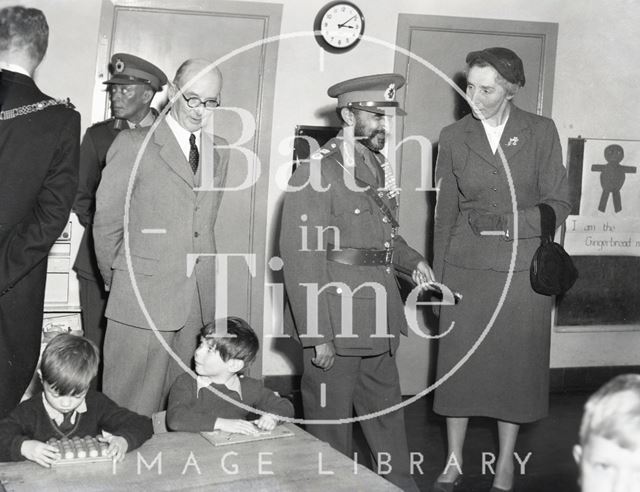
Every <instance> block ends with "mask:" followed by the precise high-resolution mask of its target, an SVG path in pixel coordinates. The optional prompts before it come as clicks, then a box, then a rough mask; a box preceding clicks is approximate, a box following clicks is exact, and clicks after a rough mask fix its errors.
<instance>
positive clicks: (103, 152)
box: [73, 118, 120, 281]
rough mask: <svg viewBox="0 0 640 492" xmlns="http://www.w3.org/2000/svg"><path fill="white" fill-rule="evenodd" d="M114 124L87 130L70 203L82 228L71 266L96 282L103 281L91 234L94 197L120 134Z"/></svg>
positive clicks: (112, 121) (98, 125)
mask: <svg viewBox="0 0 640 492" xmlns="http://www.w3.org/2000/svg"><path fill="white" fill-rule="evenodd" d="M115 121H116V120H115V119H114V118H111V119H108V120H106V121H101V122H100V123H96V124H95V125H93V126H91V127H89V128H87V131H86V132H85V134H84V138H83V139H82V144H81V145H80V168H79V180H78V192H77V193H76V199H75V202H74V204H73V211H74V212H75V213H76V215H77V216H78V220H79V221H80V224H82V227H84V233H83V235H82V241H81V242H80V247H79V249H78V254H77V256H76V261H75V263H74V265H73V267H74V269H75V270H76V272H77V273H78V275H80V276H82V277H85V278H89V279H94V280H98V281H102V279H101V277H100V273H99V270H98V264H97V262H96V258H95V253H94V243H93V233H92V226H93V215H94V214H95V208H96V200H95V196H96V190H97V189H98V183H100V178H101V176H102V169H104V166H105V164H106V160H107V151H108V150H109V147H110V146H111V144H112V143H113V141H114V140H115V138H116V136H117V135H118V132H119V131H120V130H119V129H117V128H116V127H115Z"/></svg>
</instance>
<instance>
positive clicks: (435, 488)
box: [431, 475, 462, 492]
mask: <svg viewBox="0 0 640 492" xmlns="http://www.w3.org/2000/svg"><path fill="white" fill-rule="evenodd" d="M461 483H462V475H460V476H458V478H456V479H455V481H453V482H438V480H437V479H436V481H435V482H433V485H432V486H431V492H453V491H454V490H455V489H456V487H457V486H458V485H460V484H461Z"/></svg>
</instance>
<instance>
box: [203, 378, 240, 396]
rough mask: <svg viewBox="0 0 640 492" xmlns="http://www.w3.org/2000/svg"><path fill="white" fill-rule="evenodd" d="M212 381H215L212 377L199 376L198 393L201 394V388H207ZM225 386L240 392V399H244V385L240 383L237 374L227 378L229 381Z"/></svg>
mask: <svg viewBox="0 0 640 492" xmlns="http://www.w3.org/2000/svg"><path fill="white" fill-rule="evenodd" d="M211 383H213V381H212V380H211V378H210V377H207V376H198V377H197V378H196V394H200V390H201V389H202V388H206V387H207V386H209V385H210V384H211ZM224 386H225V387H226V388H227V389H230V390H231V391H235V392H236V393H238V394H239V395H240V399H242V387H241V385H240V378H239V377H238V375H237V374H234V375H233V376H231V377H230V378H229V379H228V380H227V382H226V383H224Z"/></svg>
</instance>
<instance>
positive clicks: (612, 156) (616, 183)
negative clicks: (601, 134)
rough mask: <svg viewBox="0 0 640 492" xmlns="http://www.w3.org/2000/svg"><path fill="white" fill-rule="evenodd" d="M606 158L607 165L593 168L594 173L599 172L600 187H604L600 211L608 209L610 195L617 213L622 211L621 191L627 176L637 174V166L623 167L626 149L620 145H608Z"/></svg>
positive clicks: (597, 165) (605, 153) (595, 165)
mask: <svg viewBox="0 0 640 492" xmlns="http://www.w3.org/2000/svg"><path fill="white" fill-rule="evenodd" d="M604 158H605V160H606V161H607V163H606V164H594V165H592V166H591V170H592V171H593V172H599V173H601V174H600V185H601V186H602V196H601V197H600V204H599V205H598V210H600V212H604V211H605V210H606V208H607V202H608V201H609V195H611V197H612V199H613V209H614V210H615V212H616V213H618V212H620V211H621V210H622V198H621V196H620V190H621V189H622V185H624V180H625V175H626V174H627V173H635V172H636V170H637V168H636V167H635V166H622V165H620V162H621V161H622V159H624V149H623V148H622V147H621V146H620V145H616V144H613V145H608V146H607V147H606V148H605V149H604Z"/></svg>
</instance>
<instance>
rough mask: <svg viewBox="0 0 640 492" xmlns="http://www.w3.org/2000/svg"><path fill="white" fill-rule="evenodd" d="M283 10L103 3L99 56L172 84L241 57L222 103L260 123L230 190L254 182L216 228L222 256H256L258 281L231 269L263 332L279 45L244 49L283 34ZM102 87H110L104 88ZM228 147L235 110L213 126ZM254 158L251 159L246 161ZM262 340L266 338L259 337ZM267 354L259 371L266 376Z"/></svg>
mask: <svg viewBox="0 0 640 492" xmlns="http://www.w3.org/2000/svg"><path fill="white" fill-rule="evenodd" d="M281 10H282V7H281V6H280V5H274V4H260V3H250V2H225V1H205V0H200V1H198V0H183V1H173V0H164V1H160V0H155V1H150V0H140V1H137V2H136V1H118V0H104V3H103V12H102V19H101V28H102V32H101V40H102V42H101V48H102V49H104V50H105V51H106V53H103V54H100V53H99V56H98V63H101V59H104V60H109V58H110V57H111V54H113V53H118V52H127V53H132V54H135V55H138V56H142V57H143V58H147V59H148V60H150V61H152V62H153V63H154V64H156V65H158V66H159V67H161V68H162V69H163V70H164V72H165V73H166V74H167V77H168V78H169V79H170V80H172V79H173V77H174V74H175V72H176V70H177V68H178V67H179V66H180V64H181V63H182V62H183V61H185V60H187V59H189V58H206V59H208V60H211V61H217V60H218V59H220V58H221V57H225V56H227V55H229V54H230V53H231V52H233V51H234V50H239V51H240V52H239V53H237V54H235V55H234V56H232V57H230V58H228V59H227V60H226V61H224V62H222V63H220V64H219V65H218V67H219V68H220V70H221V71H222V74H223V80H224V81H223V87H222V96H221V98H222V106H223V107H224V108H240V109H242V110H245V111H246V112H247V114H248V115H251V119H252V120H253V122H254V123H255V125H256V129H255V132H254V133H253V134H249V138H248V139H245V141H244V142H242V143H241V144H240V143H239V146H241V147H243V148H244V149H247V150H249V151H251V153H252V154H251V155H253V156H254V157H252V158H249V159H248V158H247V157H245V155H244V154H243V153H242V152H240V151H239V150H233V149H232V150H231V153H230V162H229V170H228V178H227V187H228V188H229V187H234V186H238V185H240V184H241V183H243V182H245V180H246V179H247V175H248V174H249V176H250V177H251V182H254V183H255V184H254V185H253V186H250V187H248V188H247V189H244V190H238V191H230V190H227V191H225V194H224V197H223V200H222V205H221V207H220V212H219V214H218V219H217V223H216V241H217V245H218V252H219V253H236V254H237V253H244V254H247V253H248V254H255V256H256V270H255V274H256V275H255V277H254V276H252V275H251V274H250V273H249V271H248V267H247V265H246V263H245V262H244V261H242V260H241V259H232V260H230V264H229V286H228V313H229V314H230V315H236V316H241V317H243V318H245V319H247V320H248V321H249V322H250V323H251V325H252V326H254V327H256V329H257V330H259V331H261V327H262V310H263V298H264V251H265V244H266V210H267V190H268V182H267V181H268V175H269V170H268V168H267V165H268V157H269V155H270V149H269V146H270V139H271V121H272V101H273V93H274V83H275V80H274V79H275V66H276V56H277V43H269V44H265V45H258V46H256V47H253V48H251V49H248V50H243V48H244V47H245V46H247V45H249V44H251V43H255V42H257V41H260V40H262V39H264V38H267V37H269V36H274V35H277V34H278V33H279V29H280V15H281ZM101 72H103V70H102V69H101V68H100V67H98V69H97V72H96V73H97V74H98V76H97V79H98V80H97V81H96V93H97V94H98V96H97V97H96V98H94V100H95V101H97V105H98V106H100V105H101V107H102V111H99V109H100V107H99V108H98V110H96V108H94V114H96V113H98V114H102V115H104V117H105V118H106V117H108V114H109V110H108V107H107V105H108V98H107V97H106V94H104V95H102V94H101V93H100V92H98V91H100V90H103V89H101V88H99V87H100V86H101V85H102V84H101V82H103V81H104V80H105V78H104V77H106V75H107V74H106V73H101ZM102 87H103V86H102ZM166 102H167V97H166V89H165V92H164V93H163V94H158V95H156V98H155V99H154V106H155V107H157V108H158V109H161V108H162V107H163V106H164V105H166ZM208 130H209V131H213V132H214V133H215V134H216V135H219V136H221V137H224V138H225V139H226V140H227V141H228V142H229V143H231V144H233V143H235V142H239V139H240V138H241V136H242V135H243V121H242V119H241V118H240V117H239V116H238V114H237V113H236V112H233V111H231V110H228V109H221V110H218V111H216V112H215V113H214V118H213V122H212V128H209V129H208ZM248 160H249V162H247V161H248ZM258 335H259V336H260V337H261V333H258ZM261 366H262V361H261V354H259V356H258V360H257V362H256V364H254V365H253V367H254V368H255V369H254V371H252V374H253V375H255V376H259V375H260V374H261Z"/></svg>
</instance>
